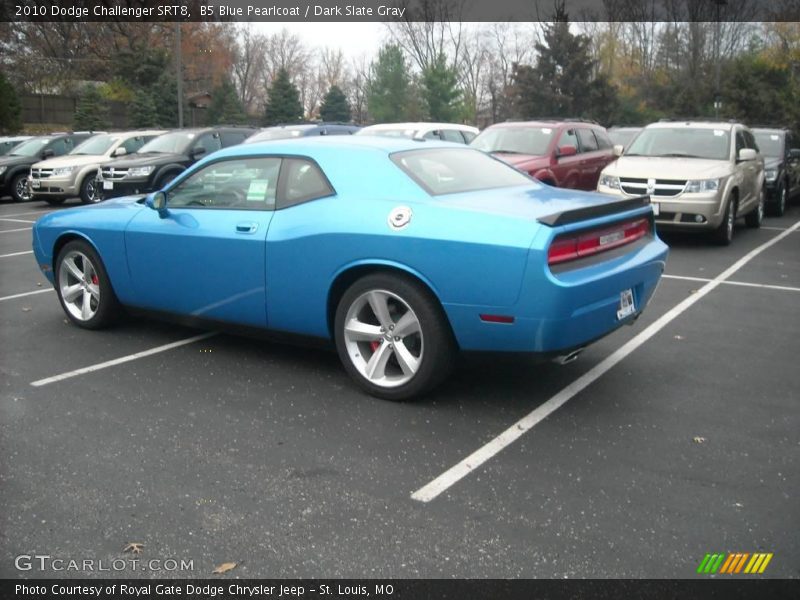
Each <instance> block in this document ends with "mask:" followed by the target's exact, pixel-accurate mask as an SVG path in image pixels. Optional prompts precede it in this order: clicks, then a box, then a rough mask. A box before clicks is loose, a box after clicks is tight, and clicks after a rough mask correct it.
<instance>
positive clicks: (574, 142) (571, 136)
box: [558, 129, 580, 150]
mask: <svg viewBox="0 0 800 600" xmlns="http://www.w3.org/2000/svg"><path fill="white" fill-rule="evenodd" d="M561 146H575V149H576V150H579V149H580V146H579V145H578V136H577V135H575V130H574V129H565V130H564V133H562V134H561V137H560V138H558V147H559V148H561Z"/></svg>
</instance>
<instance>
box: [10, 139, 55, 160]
mask: <svg viewBox="0 0 800 600" xmlns="http://www.w3.org/2000/svg"><path fill="white" fill-rule="evenodd" d="M48 143H50V138H48V137H38V138H33V139H32V140H28V141H27V142H23V143H21V144H20V145H19V146H17V147H16V148H14V150H13V151H12V152H11V156H36V155H37V154H39V151H40V150H41V149H42V148H44V147H45V146H46V145H47V144H48Z"/></svg>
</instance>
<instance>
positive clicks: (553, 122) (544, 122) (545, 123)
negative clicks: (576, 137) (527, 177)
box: [487, 119, 603, 129]
mask: <svg viewBox="0 0 800 600" xmlns="http://www.w3.org/2000/svg"><path fill="white" fill-rule="evenodd" d="M562 125H563V126H575V125H585V126H587V127H599V128H602V127H603V126H602V125H600V124H598V123H595V122H594V121H579V120H569V119H565V120H561V121H559V120H558V119H539V120H533V121H503V122H502V123H495V124H494V125H491V126H490V127H491V128H496V127H497V128H499V127H550V128H552V127H561V126H562ZM490 127H487V129H489V128H490Z"/></svg>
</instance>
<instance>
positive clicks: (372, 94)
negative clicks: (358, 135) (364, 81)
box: [367, 45, 410, 123]
mask: <svg viewBox="0 0 800 600" xmlns="http://www.w3.org/2000/svg"><path fill="white" fill-rule="evenodd" d="M409 83H410V80H409V76H408V68H407V65H406V60H405V57H404V56H403V51H402V50H401V49H400V47H399V46H395V45H387V46H384V47H383V48H381V50H380V51H379V52H378V61H377V62H376V63H373V64H372V77H371V79H370V82H369V86H368V88H367V110H368V111H369V115H370V118H371V119H372V120H373V121H375V122H376V123H393V122H394V123H396V122H398V121H404V120H405V119H407V118H408V117H407V110H406V109H407V106H408V99H409V98H408V95H409Z"/></svg>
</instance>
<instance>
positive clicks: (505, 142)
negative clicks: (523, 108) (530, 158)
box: [470, 127, 553, 156]
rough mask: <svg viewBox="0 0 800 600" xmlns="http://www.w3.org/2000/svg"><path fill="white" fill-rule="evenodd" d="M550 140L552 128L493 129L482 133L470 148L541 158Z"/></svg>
mask: <svg viewBox="0 0 800 600" xmlns="http://www.w3.org/2000/svg"><path fill="white" fill-rule="evenodd" d="M552 139H553V128H552V127H495V128H489V129H486V130H485V131H483V133H481V134H480V135H479V136H478V137H476V138H475V139H474V140H472V143H471V144H470V146H472V147H473V148H477V149H478V150H483V151H484V152H498V153H501V154H532V155H534V156H542V155H543V154H547V148H548V147H549V145H550V140H552Z"/></svg>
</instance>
